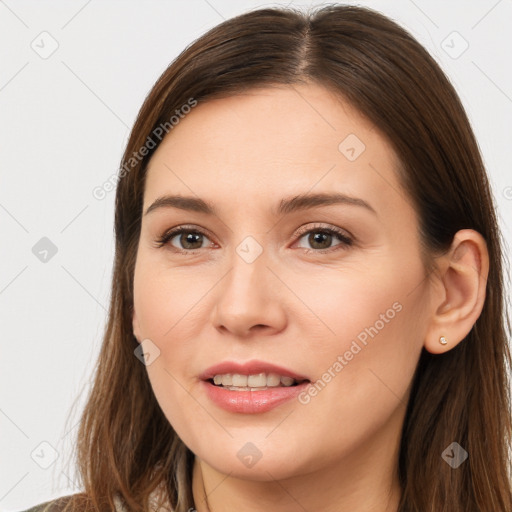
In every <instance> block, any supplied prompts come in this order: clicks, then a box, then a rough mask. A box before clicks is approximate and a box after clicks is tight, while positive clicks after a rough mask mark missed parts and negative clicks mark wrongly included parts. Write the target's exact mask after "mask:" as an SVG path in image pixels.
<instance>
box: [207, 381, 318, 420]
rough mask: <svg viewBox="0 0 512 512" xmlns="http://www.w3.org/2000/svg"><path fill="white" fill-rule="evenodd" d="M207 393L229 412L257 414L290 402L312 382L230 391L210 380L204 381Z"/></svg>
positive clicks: (213, 400)
mask: <svg viewBox="0 0 512 512" xmlns="http://www.w3.org/2000/svg"><path fill="white" fill-rule="evenodd" d="M202 382H203V385H204V386H205V390H206V394H207V395H208V397H209V398H210V400H211V401H212V402H214V403H215V404H216V405H218V406H219V407H221V408H222V409H225V410H226V411H229V412H238V413H242V414H257V413H261V412H267V411H270V410H271V409H274V408H275V407H277V406H279V405H281V404H283V403H285V402H288V401H289V400H292V399H293V398H295V397H296V396H297V395H298V394H300V393H301V392H302V391H304V389H305V388H306V387H307V386H308V385H309V384H310V383H309V382H303V383H302V384H298V385H297V386H288V387H285V386H280V387H276V388H268V389H263V390H260V391H230V390H229V389H226V388H223V387H220V386H215V385H214V384H212V383H211V382H209V381H202Z"/></svg>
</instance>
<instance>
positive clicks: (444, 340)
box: [439, 336, 448, 345]
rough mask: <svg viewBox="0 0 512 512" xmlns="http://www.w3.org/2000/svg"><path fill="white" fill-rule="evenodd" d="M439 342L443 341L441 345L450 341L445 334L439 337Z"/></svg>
mask: <svg viewBox="0 0 512 512" xmlns="http://www.w3.org/2000/svg"><path fill="white" fill-rule="evenodd" d="M439 343H441V345H446V344H447V343H448V342H447V341H446V338H445V337H444V336H441V337H440V338H439Z"/></svg>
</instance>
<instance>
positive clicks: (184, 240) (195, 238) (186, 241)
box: [180, 232, 203, 249]
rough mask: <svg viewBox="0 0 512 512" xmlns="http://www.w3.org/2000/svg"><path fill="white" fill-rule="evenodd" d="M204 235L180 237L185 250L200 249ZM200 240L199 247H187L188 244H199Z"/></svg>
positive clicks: (196, 234)
mask: <svg viewBox="0 0 512 512" xmlns="http://www.w3.org/2000/svg"><path fill="white" fill-rule="evenodd" d="M202 236H203V235H201V234H200V233H190V232H188V233H182V235H181V236H180V243H181V244H182V246H183V247H185V249H199V248H200V247H201V245H202V244H203V241H202V240H201V237H202ZM198 240H199V245H198V246H194V247H189V246H187V244H189V243H191V244H192V245H193V244H194V242H195V243H197V242H198Z"/></svg>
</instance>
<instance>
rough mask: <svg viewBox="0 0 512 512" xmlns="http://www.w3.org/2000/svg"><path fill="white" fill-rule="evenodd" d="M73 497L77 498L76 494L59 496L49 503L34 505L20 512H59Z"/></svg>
mask: <svg viewBox="0 0 512 512" xmlns="http://www.w3.org/2000/svg"><path fill="white" fill-rule="evenodd" d="M74 496H77V494H69V495H66V496H61V497H59V498H55V499H53V500H50V501H45V502H43V503H39V504H38V505H34V506H33V507H31V508H29V509H26V510H21V511H20V512H61V511H63V510H64V508H65V507H66V505H67V504H68V503H69V502H70V501H71V500H72V498H73V497H74Z"/></svg>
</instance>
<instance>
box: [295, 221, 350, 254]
mask: <svg viewBox="0 0 512 512" xmlns="http://www.w3.org/2000/svg"><path fill="white" fill-rule="evenodd" d="M302 239H305V240H306V243H307V244H308V245H309V247H304V246H300V247H302V248H304V249H305V250H306V252H319V253H323V252H329V251H333V250H337V249H345V248H347V247H348V246H350V245H352V244H353V240H352V239H351V238H350V237H349V236H347V235H346V234H345V233H344V232H342V231H341V230H339V231H338V229H334V228H325V227H317V228H313V229H311V228H310V229H309V230H307V231H305V230H303V231H302V233H301V236H300V238H299V241H300V240H302ZM336 240H338V241H339V242H338V243H336V244H334V245H332V243H333V242H335V241H336Z"/></svg>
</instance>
